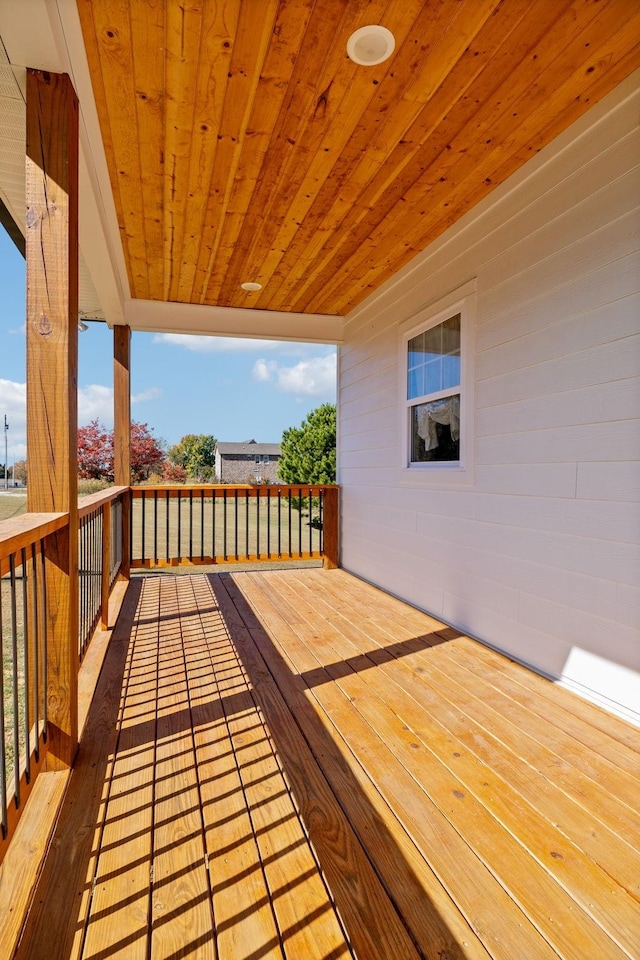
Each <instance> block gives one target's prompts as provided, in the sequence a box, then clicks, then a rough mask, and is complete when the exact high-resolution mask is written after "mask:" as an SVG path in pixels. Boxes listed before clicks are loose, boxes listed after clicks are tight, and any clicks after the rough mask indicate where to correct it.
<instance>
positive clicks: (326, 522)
mask: <svg viewBox="0 0 640 960" xmlns="http://www.w3.org/2000/svg"><path fill="white" fill-rule="evenodd" d="M338 493H339V487H337V486H336V487H325V488H324V510H323V514H322V543H323V549H322V552H323V558H322V566H323V567H324V568H325V570H335V568H336V567H338V566H339V562H338V561H339V553H340V535H339V516H340V504H339V499H338Z"/></svg>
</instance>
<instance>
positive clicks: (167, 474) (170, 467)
mask: <svg viewBox="0 0 640 960" xmlns="http://www.w3.org/2000/svg"><path fill="white" fill-rule="evenodd" d="M162 479H163V480H164V481H165V483H186V482H187V471H186V470H185V468H184V467H181V466H180V464H179V463H171V461H170V460H167V461H166V462H165V465H164V467H163V468H162Z"/></svg>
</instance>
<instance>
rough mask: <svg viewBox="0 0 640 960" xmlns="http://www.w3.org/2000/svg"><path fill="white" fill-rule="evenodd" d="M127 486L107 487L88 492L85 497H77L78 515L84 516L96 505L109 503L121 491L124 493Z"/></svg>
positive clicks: (118, 495)
mask: <svg viewBox="0 0 640 960" xmlns="http://www.w3.org/2000/svg"><path fill="white" fill-rule="evenodd" d="M128 489H129V487H107V489H106V490H98V492H97V493H89V494H87V495H86V496H85V497H78V517H79V519H82V517H84V516H86V515H87V514H88V513H91V511H92V510H95V509H96V507H100V506H102V504H104V503H109V501H110V500H116V499H117V498H118V497H120V496H121V495H122V494H123V493H126V492H127V490H128Z"/></svg>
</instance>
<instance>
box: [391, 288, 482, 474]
mask: <svg viewBox="0 0 640 960" xmlns="http://www.w3.org/2000/svg"><path fill="white" fill-rule="evenodd" d="M458 313H459V314H460V459H459V460H456V461H451V460H444V461H442V460H441V461H431V462H426V463H412V462H411V460H410V456H411V408H412V407H413V406H415V404H416V401H415V399H412V400H409V399H407V370H408V366H407V353H408V344H409V341H410V340H412V339H413V338H414V337H416V336H417V335H418V334H419V333H422V331H423V330H428V329H430V328H431V327H436V326H438V324H440V323H443V322H444V321H445V320H448V319H450V318H451V317H454V316H455V315H456V314H458ZM475 325H476V281H475V280H472V281H470V282H469V283H466V284H465V285H464V286H463V287H461V288H459V289H458V290H455V291H453V292H452V293H450V294H448V295H447V296H446V297H443V298H442V299H440V300H438V301H437V302H436V303H433V304H431V305H430V306H428V307H425V308H424V309H423V310H421V311H420V312H419V313H417V314H415V316H413V317H411V319H410V320H407V321H406V322H405V323H403V324H401V325H400V328H399V338H398V411H399V438H400V443H399V444H398V446H399V450H400V457H401V462H400V479H401V481H404V482H409V483H418V484H428V485H438V484H439V485H449V484H460V483H472V482H473V480H474V450H475V443H474V440H475V437H474V432H475V431H474V425H475V377H474V360H475ZM443 392H444V393H446V394H450V393H451V391H450V390H448V391H443ZM436 397H437V394H434V395H433V397H432V395H431V394H429V398H430V399H432V398H436Z"/></svg>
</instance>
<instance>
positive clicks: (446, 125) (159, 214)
mask: <svg viewBox="0 0 640 960" xmlns="http://www.w3.org/2000/svg"><path fill="white" fill-rule="evenodd" d="M78 11H79V15H80V21H81V26H82V33H83V36H84V43H85V47H86V53H87V58H88V63H89V70H90V73H91V81H92V85H93V92H94V96H95V100H96V105H97V111H98V117H99V121H100V127H101V131H102V138H103V142H104V147H105V151H106V157H107V163H108V169H109V176H110V180H111V186H112V189H113V196H114V201H115V208H116V213H117V221H118V225H119V230H120V236H121V241H122V246H123V249H124V257H125V261H126V268H127V272H128V279H129V285H130V290H131V296H132V297H133V298H138V299H142V300H147V301H148V300H152V301H173V302H179V303H185V304H201V305H218V306H225V307H258V308H261V309H265V310H270V311H275V310H277V311H286V312H289V311H293V312H298V313H305V314H340V315H344V314H345V313H347V312H348V311H349V310H350V309H351V308H353V307H354V306H355V305H356V304H358V303H359V302H360V301H362V300H363V299H364V298H365V297H366V296H367V295H368V294H370V293H371V292H372V291H374V290H375V289H377V288H378V287H379V286H380V285H381V284H383V283H384V282H385V281H386V280H387V279H389V278H390V277H391V276H392V275H393V274H394V273H395V272H396V271H397V270H398V269H399V268H400V267H402V266H403V265H404V264H405V263H406V262H407V261H408V260H410V259H411V258H412V257H413V256H414V255H415V254H416V253H417V252H419V251H420V250H422V249H424V248H425V247H426V246H427V245H428V244H429V243H430V242H431V241H432V240H433V239H434V238H436V237H437V236H438V235H439V234H441V233H442V232H443V231H444V230H445V229H446V228H447V227H448V226H450V225H451V224H452V223H453V222H455V221H456V220H457V219H458V218H459V217H460V216H462V215H463V214H464V213H465V212H466V211H468V210H469V209H470V208H471V207H472V206H473V205H474V204H476V203H477V202H478V201H479V200H480V199H482V198H483V197H484V196H485V195H486V194H488V193H489V192H490V191H491V190H493V189H494V187H496V186H497V185H498V184H500V183H501V182H503V181H504V180H505V179H506V178H507V177H508V176H509V175H510V174H512V173H513V172H514V171H515V170H517V169H518V168H519V167H520V166H521V165H522V164H523V163H524V162H525V161H526V160H528V159H529V158H530V157H531V156H532V155H533V154H534V153H535V152H536V151H538V150H540V149H541V148H542V147H543V146H544V145H545V144H547V143H548V142H549V141H550V140H551V139H553V138H554V137H555V136H556V135H558V134H559V133H560V132H561V131H562V130H564V129H565V128H566V127H567V126H569V125H570V124H571V123H572V122H573V121H575V120H576V119H577V118H578V117H579V116H580V115H581V114H582V113H583V112H584V111H586V110H587V109H588V108H589V107H590V106H592V105H593V104H594V103H595V102H596V101H598V100H599V99H600V98H602V97H603V96H604V95H605V94H606V93H607V92H609V91H610V90H611V89H612V88H613V87H614V86H615V85H617V84H618V83H619V82H620V81H621V80H622V79H624V77H626V76H627V75H628V74H630V73H631V72H632V70H633V69H634V68H636V67H637V66H638V65H639V64H640V7H638V5H637V3H636V2H635V0H600V2H593V0H437V2H436V0H430V2H424V0H403V2H402V3H399V2H395V3H394V2H389V0H286V2H285V0H244V2H241V0H220V2H215V3H214V2H210V0H192V2H189V3H179V4H178V3H168V4H165V3H148V2H142V0H121V2H119V3H113V2H112V0H78ZM374 22H379V23H381V24H383V25H384V26H386V27H388V28H389V29H390V30H391V31H392V32H393V34H394V36H395V39H396V46H395V52H394V54H393V55H392V57H391V58H390V59H389V60H387V61H386V62H385V63H383V64H381V65H379V66H375V67H363V66H358V65H356V64H355V63H353V62H352V61H351V60H350V59H349V58H348V57H347V55H346V43H347V39H348V37H349V36H350V34H351V33H352V32H353V31H354V30H355V29H357V28H358V27H361V26H363V25H364V24H370V23H374ZM244 281H257V282H258V283H261V284H262V285H263V289H262V290H261V292H259V293H246V292H244V291H243V290H242V289H241V286H240V284H241V283H242V282H244Z"/></svg>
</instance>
